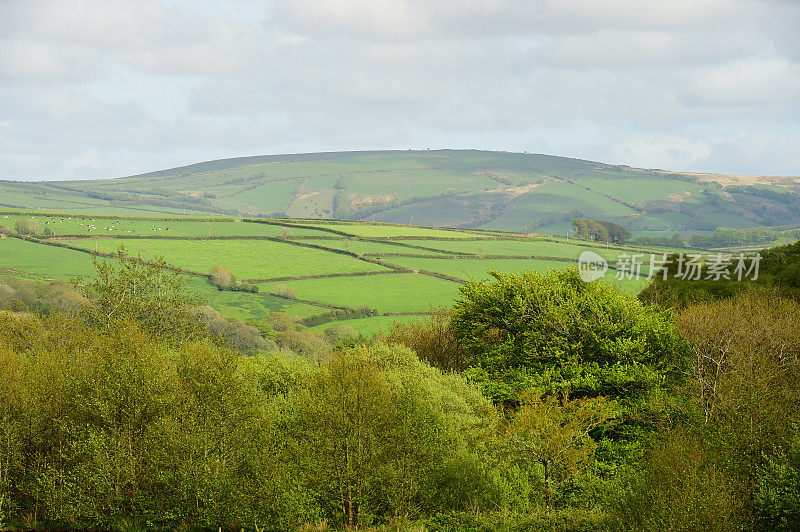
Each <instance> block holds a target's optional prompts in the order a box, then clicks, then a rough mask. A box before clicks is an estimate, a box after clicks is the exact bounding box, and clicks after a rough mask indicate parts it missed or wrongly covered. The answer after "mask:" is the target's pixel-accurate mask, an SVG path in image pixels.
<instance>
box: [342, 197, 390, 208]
mask: <svg viewBox="0 0 800 532" xmlns="http://www.w3.org/2000/svg"><path fill="white" fill-rule="evenodd" d="M396 197H397V194H370V195H367V196H359V195H358V194H350V198H349V199H350V207H351V208H352V209H361V208H363V207H371V206H373V205H383V204H385V203H391V202H392V201H393V200H394V199H395V198H396Z"/></svg>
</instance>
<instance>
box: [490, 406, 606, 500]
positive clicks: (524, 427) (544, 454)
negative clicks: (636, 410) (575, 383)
mask: <svg viewBox="0 0 800 532" xmlns="http://www.w3.org/2000/svg"><path fill="white" fill-rule="evenodd" d="M613 416H614V405H613V403H612V402H610V401H608V400H607V399H605V398H603V397H596V398H591V399H573V400H570V399H569V397H568V396H567V395H566V394H564V395H563V396H561V397H557V396H554V395H551V396H549V397H541V395H540V394H539V393H537V392H536V391H529V392H527V393H525V394H523V395H522V397H521V398H520V406H519V408H518V409H517V410H516V412H515V413H514V414H513V415H512V418H511V421H509V422H507V424H506V427H505V439H506V443H507V446H508V449H509V450H510V452H511V454H512V456H514V457H515V458H516V459H517V460H522V461H525V460H531V459H532V460H534V461H535V462H537V463H538V464H539V465H541V467H542V472H543V475H544V493H545V507H546V508H548V509H549V508H550V507H551V505H552V500H553V492H554V489H555V488H556V487H557V485H558V483H559V482H560V481H562V480H564V479H566V478H568V476H569V475H572V474H575V473H577V472H578V471H579V470H580V469H582V468H583V467H585V466H586V465H587V464H588V463H589V460H590V459H591V457H592V455H593V453H594V448H595V443H594V441H593V440H592V439H591V438H590V437H589V432H590V431H592V430H593V429H595V428H597V427H599V426H600V425H601V424H603V423H605V422H606V421H608V420H609V419H611V418H612V417H613Z"/></svg>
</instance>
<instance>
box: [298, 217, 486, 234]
mask: <svg viewBox="0 0 800 532" xmlns="http://www.w3.org/2000/svg"><path fill="white" fill-rule="evenodd" d="M302 223H303V224H304V225H307V226H310V227H313V226H317V227H321V228H327V229H334V230H336V231H342V232H344V233H348V234H351V235H355V236H363V237H368V238H395V237H404V236H412V237H434V238H475V237H476V236H478V237H479V236H480V234H474V233H468V232H460V231H447V230H444V229H433V228H429V227H414V226H408V225H382V224H359V223H327V222H320V221H303V222H302Z"/></svg>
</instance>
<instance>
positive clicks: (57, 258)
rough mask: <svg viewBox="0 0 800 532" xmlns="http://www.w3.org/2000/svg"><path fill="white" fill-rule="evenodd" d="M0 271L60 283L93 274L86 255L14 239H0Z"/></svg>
mask: <svg viewBox="0 0 800 532" xmlns="http://www.w3.org/2000/svg"><path fill="white" fill-rule="evenodd" d="M0 268H2V269H9V270H18V271H21V272H25V273H28V274H33V275H36V276H40V277H44V278H52V279H61V280H69V279H71V278H73V277H83V276H90V275H94V273H95V269H94V266H93V265H92V257H91V256H90V255H88V254H86V253H82V252H80V251H75V250H72V249H65V248H58V247H54V246H45V245H43V244H38V243H36V242H27V241H25V240H19V239H17V238H0Z"/></svg>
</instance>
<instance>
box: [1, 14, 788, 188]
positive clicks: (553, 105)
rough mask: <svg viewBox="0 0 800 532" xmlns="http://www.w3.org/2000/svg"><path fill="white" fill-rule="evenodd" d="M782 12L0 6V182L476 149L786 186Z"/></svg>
mask: <svg viewBox="0 0 800 532" xmlns="http://www.w3.org/2000/svg"><path fill="white" fill-rule="evenodd" d="M798 28H800V1H798V0H752V1H751V0H669V1H665V0H271V1H270V0H263V1H262V0H228V1H221V0H202V1H198V0H191V1H190V0H49V1H47V0H0V178H5V179H57V178H61V179H65V178H94V177H114V176H121V175H129V174H133V173H138V172H144V171H149V170H156V169H162V168H167V167H172V166H178V165H182V164H188V163H193V162H198V161H202V160H209V159H218V158H223V157H234V156H242V155H264V154H273V153H295V152H314V151H330V150H361V149H378V148H399V149H405V148H478V149H499V150H509V151H529V152H536V153H548V154H555V155H566V156H573V157H580V158H585V159H593V160H600V161H604V162H611V163H620V164H629V165H632V166H641V167H648V168H652V167H657V168H668V169H676V170H697V171H708V172H725V173H759V174H776V175H800V156H798V154H800V31H798Z"/></svg>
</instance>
